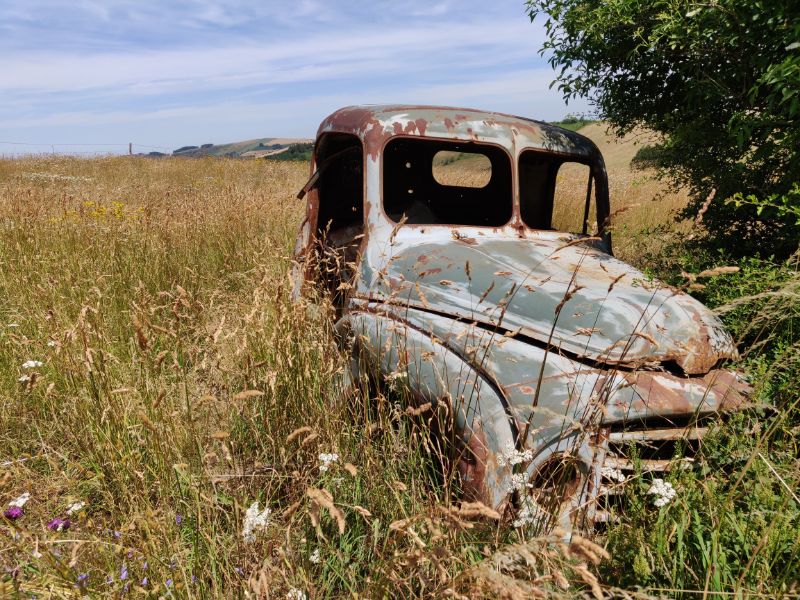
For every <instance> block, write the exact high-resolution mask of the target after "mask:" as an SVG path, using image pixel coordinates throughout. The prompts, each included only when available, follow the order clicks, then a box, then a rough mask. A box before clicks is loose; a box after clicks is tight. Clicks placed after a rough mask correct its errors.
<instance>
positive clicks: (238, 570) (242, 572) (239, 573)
mask: <svg viewBox="0 0 800 600" xmlns="http://www.w3.org/2000/svg"><path fill="white" fill-rule="evenodd" d="M233 570H234V571H236V573H237V574H238V575H241V576H242V577H244V571H242V568H241V567H234V568H233Z"/></svg>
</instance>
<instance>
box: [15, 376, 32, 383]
mask: <svg viewBox="0 0 800 600" xmlns="http://www.w3.org/2000/svg"><path fill="white" fill-rule="evenodd" d="M30 380H31V376H30V375H22V376H21V377H20V378H19V379H17V381H19V382H20V383H28V382H29V381H30Z"/></svg>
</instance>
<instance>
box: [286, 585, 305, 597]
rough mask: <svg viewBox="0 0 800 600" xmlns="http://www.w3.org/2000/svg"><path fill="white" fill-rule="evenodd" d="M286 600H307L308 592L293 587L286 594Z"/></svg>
mask: <svg viewBox="0 0 800 600" xmlns="http://www.w3.org/2000/svg"><path fill="white" fill-rule="evenodd" d="M286 600H306V593H305V592H304V591H303V590H298V589H297V588H292V589H290V590H289V592H288V593H287V594H286Z"/></svg>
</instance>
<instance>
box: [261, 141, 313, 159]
mask: <svg viewBox="0 0 800 600" xmlns="http://www.w3.org/2000/svg"><path fill="white" fill-rule="evenodd" d="M313 151H314V144H291V145H290V146H289V147H288V148H287V149H286V150H284V151H283V152H278V153H277V154H270V155H269V156H266V157H265V158H266V159H267V160H296V161H305V162H308V161H310V160H311V153H312V152H313Z"/></svg>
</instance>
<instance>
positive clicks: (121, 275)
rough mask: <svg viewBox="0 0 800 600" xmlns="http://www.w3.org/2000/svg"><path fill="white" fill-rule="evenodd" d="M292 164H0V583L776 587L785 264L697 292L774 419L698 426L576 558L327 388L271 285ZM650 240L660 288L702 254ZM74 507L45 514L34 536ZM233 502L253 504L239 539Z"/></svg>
mask: <svg viewBox="0 0 800 600" xmlns="http://www.w3.org/2000/svg"><path fill="white" fill-rule="evenodd" d="M306 176H307V173H306V166H305V164H304V163H299V162H298V163H294V162H283V161H237V160H225V159H222V160H214V159H198V160H195V161H185V160H178V159H175V160H173V159H161V160H149V159H137V158H134V159H130V158H127V157H123V158H107V159H95V160H78V159H67V158H63V159H59V158H46V159H25V160H17V161H0V224H2V228H3V235H2V236H0V261H2V265H3V268H2V269H1V270H0V398H2V406H3V409H2V411H0V462H1V463H3V464H2V466H0V501H2V502H3V505H4V506H3V508H4V509H5V507H6V505H7V503H8V502H10V501H11V500H12V499H13V498H16V497H18V496H19V495H20V494H22V493H23V492H30V493H31V500H30V501H29V502H28V504H26V505H25V514H24V515H23V516H22V517H21V518H19V519H16V520H1V519H0V531H1V532H2V535H3V537H2V546H0V548H2V551H0V586H1V587H0V597H3V596H4V595H6V596H9V595H10V596H12V597H13V595H14V594H17V595H18V596H19V597H28V596H29V594H36V595H38V596H39V597H74V596H75V595H77V594H86V595H89V596H91V597H103V596H113V597H118V596H120V595H123V593H124V592H125V588H126V585H127V586H128V587H129V589H128V592H127V594H128V595H131V596H141V597H147V596H152V597H159V596H165V597H170V596H175V597H198V598H199V597H202V598H207V597H220V598H229V597H245V595H246V594H251V597H253V596H258V597H266V596H267V595H268V594H270V595H271V596H270V597H278V598H283V597H286V595H287V593H288V592H289V591H290V590H291V589H298V590H302V591H303V592H304V593H305V594H306V595H307V596H308V597H309V598H312V597H313V598H322V597H342V596H354V595H356V594H358V595H359V596H368V597H384V596H385V597H437V598H438V597H442V596H444V595H454V594H455V595H458V596H466V597H470V598H473V597H474V598H478V597H487V598H495V597H509V598H516V597H519V598H522V597H530V596H531V594H533V593H534V592H536V593H540V592H541V593H546V594H551V595H565V596H569V595H571V596H575V595H579V594H584V593H589V592H590V590H591V589H592V585H593V583H594V580H593V577H594V576H595V574H597V576H599V577H600V580H601V582H602V585H603V586H604V589H608V587H609V586H621V587H627V588H629V589H632V588H634V587H642V588H644V589H645V590H647V589H651V590H655V589H659V590H670V591H667V592H663V594H664V595H667V596H675V595H679V592H677V591H675V590H692V591H693V592H692V594H688V593H687V594H685V595H687V596H688V597H694V595H695V592H700V593H702V591H703V590H707V591H709V592H730V591H737V593H739V595H740V596H741V597H744V596H747V595H748V594H750V593H760V594H765V595H768V596H771V597H774V596H777V595H780V594H781V593H788V592H789V591H791V590H792V589H794V590H796V589H797V579H798V573H799V572H800V563H798V558H797V557H798V556H800V552H798V550H800V548H798V540H800V529H799V528H798V527H799V525H798V523H800V506H798V503H797V501H796V497H795V494H796V490H797V488H798V482H799V479H800V471H799V470H798V450H797V445H796V442H795V440H796V436H797V433H798V419H797V415H798V409H797V403H798V392H797V386H796V382H797V380H798V373H800V369H799V367H798V360H797V357H798V355H800V353H799V352H798V344H797V334H796V326H797V320H796V317H797V307H798V305H800V304H799V303H798V297H800V293H798V291H797V281H798V277H797V264H796V263H791V264H784V265H775V264H773V263H772V262H770V261H765V260H755V259H754V260H752V261H749V262H747V263H743V264H742V265H741V267H742V269H741V271H740V272H739V273H736V274H729V275H724V276H722V277H719V278H716V279H713V280H710V281H708V282H707V287H706V288H705V289H704V290H699V291H698V292H697V293H698V294H701V295H702V298H703V299H704V300H705V301H706V302H708V303H709V304H712V305H714V306H720V307H722V309H723V314H724V318H725V319H726V320H727V324H728V325H729V327H730V328H731V329H732V330H733V331H734V332H735V333H736V335H737V336H738V337H739V338H740V339H741V340H742V344H743V346H742V348H743V350H744V358H743V362H742V363H741V366H742V367H744V368H745V369H746V370H747V372H748V373H749V374H750V376H751V378H752V381H753V383H754V385H755V388H756V391H757V395H756V397H755V399H757V400H758V401H760V402H770V403H772V404H773V405H774V406H775V408H776V411H775V415H773V416H766V415H762V416H758V415H756V416H742V417H740V418H737V419H733V420H732V421H731V422H729V423H727V424H726V425H724V426H723V427H721V428H720V429H719V430H718V431H717V432H716V433H715V434H714V435H713V436H711V437H710V438H709V439H708V440H707V443H706V444H704V448H703V452H702V460H701V461H699V462H698V464H697V467H696V468H695V469H693V470H692V471H687V472H675V473H674V474H670V476H669V477H670V479H671V481H673V482H674V484H675V486H676V488H677V489H678V492H679V496H678V500H677V501H676V502H674V503H673V504H671V505H670V506H668V507H666V508H664V509H660V510H659V509H655V508H654V507H653V506H652V503H650V502H649V501H648V498H647V495H646V493H645V491H646V490H643V489H640V488H639V487H637V486H635V485H634V486H631V487H630V489H628V491H627V493H628V494H629V496H630V498H629V500H630V503H631V506H632V507H633V508H632V510H631V511H630V512H629V513H627V514H626V515H625V516H624V518H623V520H622V521H621V522H620V523H618V524H617V525H616V526H614V527H613V528H612V529H611V530H610V531H609V533H608V536H607V537H606V538H599V539H597V540H595V541H596V542H598V543H600V544H602V545H604V546H605V547H606V548H607V549H608V551H609V552H610V554H611V556H610V557H609V558H605V559H603V560H602V562H601V564H599V565H595V564H593V563H594V562H597V561H600V558H601V555H602V551H601V550H600V549H598V548H595V547H594V546H592V545H591V544H590V543H589V542H584V541H581V540H578V542H577V543H575V544H572V545H571V546H564V547H562V546H559V545H558V544H555V543H553V542H554V541H555V540H553V539H550V540H547V539H544V540H543V539H527V538H526V537H525V535H524V534H523V533H522V532H519V531H515V530H510V529H509V528H508V527H507V526H505V525H503V524H501V523H498V522H497V521H496V520H494V519H492V518H478V519H476V518H474V517H472V516H469V515H467V514H465V513H463V512H459V511H458V504H457V503H454V502H453V498H452V496H451V494H450V492H451V490H450V489H448V488H447V487H446V486H443V485H442V482H443V481H448V478H443V477H442V476H441V474H440V473H439V471H438V469H439V467H438V466H437V465H439V459H438V457H437V452H436V451H435V450H434V448H435V446H434V444H432V443H431V442H432V440H431V439H430V437H429V432H428V429H427V427H426V426H425V423H424V421H422V422H420V421H410V420H409V419H408V418H407V417H406V416H405V415H404V412H403V410H404V405H403V403H402V398H399V399H398V398H397V397H394V396H391V397H388V398H387V397H385V396H383V395H372V396H369V397H361V396H355V397H353V396H347V395H342V394H341V378H342V373H343V368H344V366H345V362H344V359H343V357H341V356H340V354H339V352H338V350H337V349H336V344H335V340H334V338H333V332H332V330H331V322H330V319H329V312H328V310H327V309H326V308H325V307H326V303H325V301H324V299H320V300H314V301H312V300H313V299H309V300H306V301H302V302H299V303H296V302H292V301H291V296H290V292H291V289H292V286H293V281H292V280H291V276H290V268H291V263H290V259H289V255H290V252H291V247H292V244H293V239H294V235H295V231H296V229H297V227H298V225H299V222H300V218H301V215H302V210H303V204H302V203H301V202H298V201H297V200H296V199H295V198H294V194H295V192H296V190H297V189H299V187H300V186H301V185H302V184H303V183H304V181H305V178H306ZM666 220H667V216H666V215H665V221H666ZM659 231H660V232H661V233H659V232H658V231H655V230H654V231H636V232H632V233H630V234H629V237H628V238H626V240H629V241H630V243H631V245H632V247H633V245H634V242H635V243H636V244H639V245H638V246H636V247H637V248H640V249H642V251H639V252H636V253H635V254H636V260H637V261H638V263H639V266H641V267H644V268H649V269H651V270H652V271H653V272H656V273H658V274H660V275H662V276H665V277H668V278H672V281H673V282H674V283H676V284H680V283H681V282H682V281H683V280H682V279H681V276H680V272H681V270H682V269H683V270H691V271H698V270H700V269H702V268H704V267H705V266H713V265H715V264H719V262H720V261H724V257H719V256H710V257H709V256H700V255H698V254H697V253H691V252H690V250H689V249H688V248H687V246H686V242H685V240H682V238H681V236H676V235H673V234H671V233H670V232H669V228H662V229H661V230H659ZM684 237H685V236H684ZM647 248H658V252H657V253H653V254H648V252H647V251H646V249H647ZM698 256H700V258H698ZM742 297H744V298H746V299H745V300H741V298H742ZM737 302H738V304H737ZM29 360H37V361H41V362H42V363H43V364H42V366H40V367H38V366H34V367H32V368H24V367H23V364H24V363H25V362H26V361H29ZM26 377H27V378H28V379H27V380H24V379H25V378H26ZM20 378H22V379H23V381H20ZM304 428H305V429H304ZM329 452H335V453H337V454H338V455H339V459H338V461H336V462H334V463H333V464H332V465H331V468H330V469H329V470H328V471H325V472H323V471H321V470H320V460H319V454H320V453H329ZM315 490H325V493H327V494H330V501H328V499H327V496H325V495H324V493H321V492H316V491H315ZM320 494H322V495H320ZM76 501H84V502H86V507H85V508H84V509H83V511H81V512H80V513H79V514H77V515H73V516H72V517H71V518H72V521H73V523H72V526H71V528H70V529H69V531H61V532H58V531H50V530H49V529H48V528H47V527H46V525H47V523H48V522H49V521H50V519H52V518H53V517H56V516H61V517H65V516H66V514H65V512H66V509H67V507H68V506H69V505H70V504H71V503H73V502H76ZM255 501H258V502H259V503H260V508H261V509H263V508H264V507H268V508H269V509H270V510H271V511H272V512H271V515H270V518H269V524H268V525H267V527H266V528H265V529H264V530H263V531H258V532H257V534H256V539H255V541H254V542H252V543H248V542H246V541H245V540H244V539H243V537H242V525H243V519H244V516H245V513H246V511H247V509H248V507H250V506H251V505H252V503H254V502H255ZM331 508H332V509H333V510H331ZM337 516H340V517H341V518H342V519H343V521H342V522H343V529H340V525H339V521H338V520H337ZM548 542H549V543H548ZM317 552H318V555H319V561H315V560H312V558H316V556H317ZM584 564H588V566H587V567H584V566H582V565H584ZM123 568H124V569H126V570H127V574H128V576H127V578H126V579H121V578H120V575H121V572H122V569H123ZM83 575H86V576H87V577H86V578H85V579H84V578H82V576H83ZM108 578H110V580H109V579H108ZM145 578H146V581H144V580H145ZM76 586H77V587H76ZM793 586H794V587H793ZM654 593H655V592H654ZM658 593H662V592H658Z"/></svg>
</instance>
